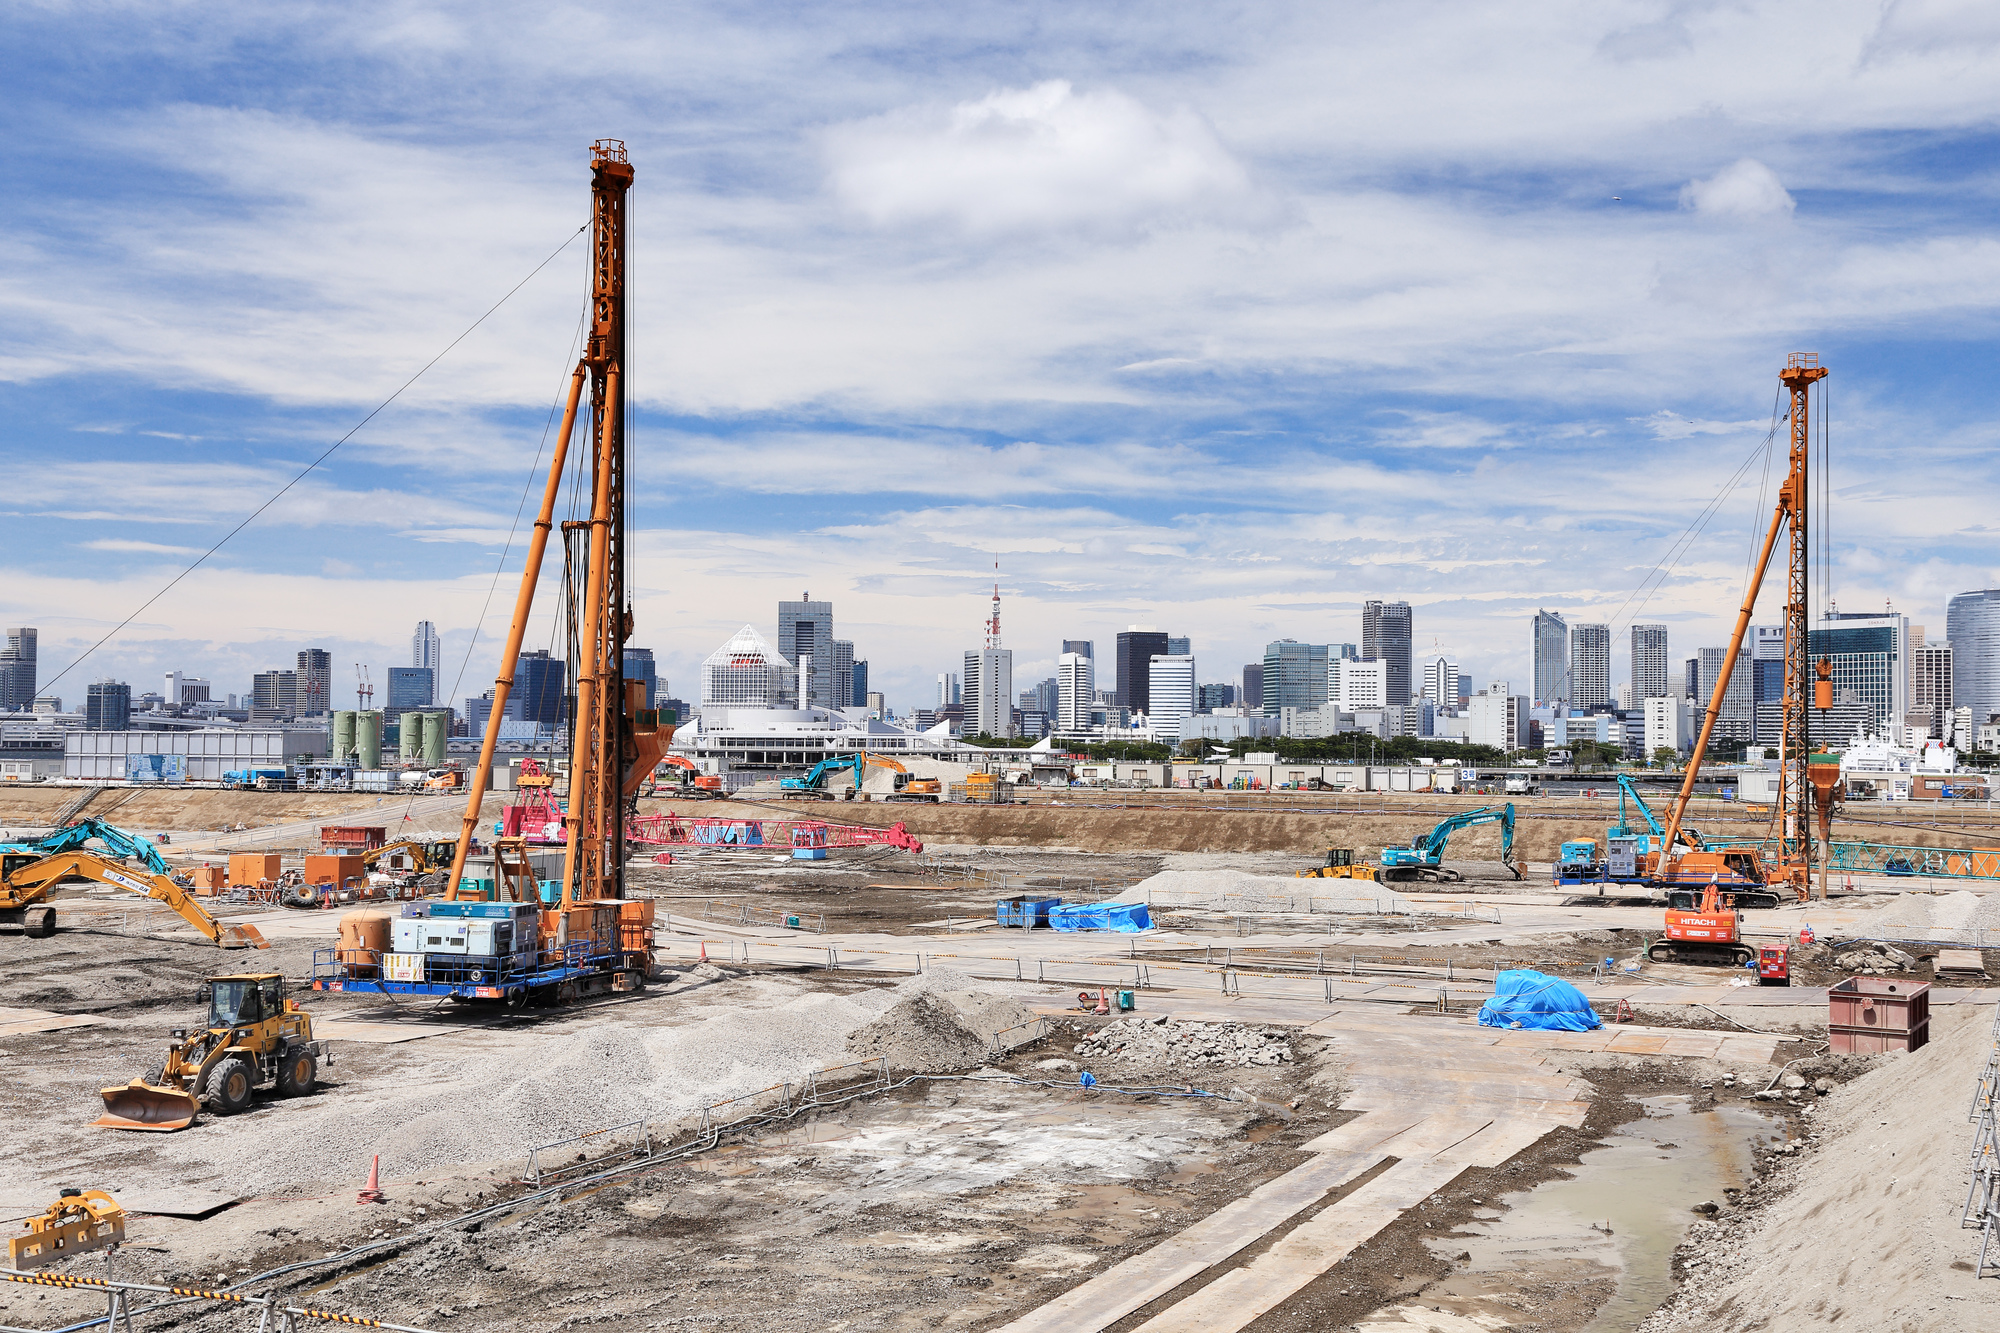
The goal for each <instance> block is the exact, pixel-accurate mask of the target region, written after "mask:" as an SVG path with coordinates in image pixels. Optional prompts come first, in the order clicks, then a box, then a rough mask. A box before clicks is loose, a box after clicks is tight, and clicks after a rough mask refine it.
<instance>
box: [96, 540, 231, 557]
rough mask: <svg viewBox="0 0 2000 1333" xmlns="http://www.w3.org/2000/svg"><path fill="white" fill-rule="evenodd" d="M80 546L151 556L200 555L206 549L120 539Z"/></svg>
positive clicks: (97, 541) (98, 541)
mask: <svg viewBox="0 0 2000 1333" xmlns="http://www.w3.org/2000/svg"><path fill="white" fill-rule="evenodd" d="M78 545H79V546H81V547H82V548H83V549H84V550H86V551H130V552H133V553H134V554H150V555H200V554H201V553H202V550H203V549H204V548H202V547H199V546H168V545H165V544H164V543H161V542H139V541H127V540H125V539H124V538H120V537H102V538H99V539H98V540H96V541H89V542H79V543H78Z"/></svg>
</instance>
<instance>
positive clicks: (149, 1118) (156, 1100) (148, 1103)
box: [90, 1078, 201, 1134]
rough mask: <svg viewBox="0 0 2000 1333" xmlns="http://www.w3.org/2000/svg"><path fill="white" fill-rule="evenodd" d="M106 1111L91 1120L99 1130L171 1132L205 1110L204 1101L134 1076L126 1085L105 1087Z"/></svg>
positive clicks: (186, 1125) (191, 1122)
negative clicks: (202, 1109)
mask: <svg viewBox="0 0 2000 1333" xmlns="http://www.w3.org/2000/svg"><path fill="white" fill-rule="evenodd" d="M103 1095H104V1114H103V1115H101V1116H99V1117H97V1119H95V1120H93V1121H91V1122H90V1123H91V1124H92V1125H94V1126H96V1127H97V1128H99V1129H140V1130H150V1131H152V1132H154V1133H160V1134H165V1133H170V1132H172V1131H173V1130H176V1129H186V1128H187V1127H188V1126H189V1125H191V1124H193V1123H194V1118H195V1116H196V1115H198V1114H200V1112H201V1103H200V1102H198V1101H196V1100H195V1099H194V1097H193V1096H192V1095H191V1094H189V1093H185V1092H182V1091H180V1090H179V1089H177V1088H156V1087H154V1086H153V1085H151V1084H150V1083H147V1082H145V1081H144V1080H142V1079H136V1078H135V1079H133V1080H132V1081H131V1082H130V1083H127V1084H126V1085H125V1086H124V1087H122V1088H105V1089H104V1090H103Z"/></svg>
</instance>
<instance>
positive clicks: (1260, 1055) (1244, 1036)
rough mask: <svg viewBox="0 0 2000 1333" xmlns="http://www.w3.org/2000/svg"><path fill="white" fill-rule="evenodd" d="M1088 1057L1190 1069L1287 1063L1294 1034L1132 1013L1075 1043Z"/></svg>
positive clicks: (1081, 1052)
mask: <svg viewBox="0 0 2000 1333" xmlns="http://www.w3.org/2000/svg"><path fill="white" fill-rule="evenodd" d="M1076 1054H1077V1057H1078V1058H1079V1059H1084V1060H1107V1061H1112V1062H1119V1063H1129V1064H1141V1065H1175V1066H1180V1067H1183V1068H1188V1069H1197V1068H1237V1067H1239V1066H1243V1065H1279V1064H1289V1063H1290V1062H1291V1059H1292V1041H1291V1035H1290V1034H1289V1033H1287V1032H1286V1031H1285V1030H1284V1029H1283V1028H1258V1027H1244V1026H1242V1025H1240V1024H1237V1023H1176V1022H1175V1021H1174V1020H1173V1019H1171V1018H1169V1017H1167V1016H1166V1015H1165V1014H1159V1015H1156V1016H1154V1017H1151V1018H1128V1019H1125V1020H1123V1021H1121V1022H1117V1023H1113V1024H1111V1025H1110V1026H1108V1027H1105V1028H1101V1029H1099V1030H1098V1031H1097V1032H1095V1033H1093V1034H1092V1035H1091V1036H1089V1037H1086V1038H1085V1039H1084V1040H1083V1041H1081V1042H1079V1043H1077V1047H1076Z"/></svg>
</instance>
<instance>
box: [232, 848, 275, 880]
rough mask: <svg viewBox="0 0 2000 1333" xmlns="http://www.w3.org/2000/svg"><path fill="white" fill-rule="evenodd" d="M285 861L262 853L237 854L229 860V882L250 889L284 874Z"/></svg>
mask: <svg viewBox="0 0 2000 1333" xmlns="http://www.w3.org/2000/svg"><path fill="white" fill-rule="evenodd" d="M284 866H285V860H284V858H283V857H281V856H272V855H269V854H268V853H264V852H238V853H237V854H236V855H234V856H232V857H230V858H229V882H230V883H231V884H240V885H243V886H244V887H246V888H248V887H252V886H254V885H256V884H257V883H258V882H259V881H260V880H266V879H276V878H277V877H278V876H279V875H281V874H283V873H284Z"/></svg>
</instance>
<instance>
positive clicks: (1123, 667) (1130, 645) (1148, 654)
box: [1117, 625, 1167, 713]
mask: <svg viewBox="0 0 2000 1333" xmlns="http://www.w3.org/2000/svg"><path fill="white" fill-rule="evenodd" d="M1166 651H1167V636H1166V635H1164V634H1162V633H1161V632H1160V631H1158V630H1155V629H1147V628H1145V627H1143V626H1140V625H1133V626H1131V627H1130V628H1128V629H1127V630H1126V631H1125V632H1124V633H1123V634H1120V635H1119V636H1118V658H1117V665H1118V704H1119V706H1120V707H1121V708H1127V709H1130V710H1131V711H1132V712H1134V713H1143V712H1146V711H1147V705H1148V704H1149V703H1151V702H1152V700H1151V697H1150V695H1149V694H1148V693H1147V691H1148V689H1149V688H1150V687H1149V686H1148V685H1147V680H1148V679H1149V673H1150V671H1151V670H1152V662H1153V659H1154V658H1156V657H1160V656H1162V655H1164V654H1165V653H1166Z"/></svg>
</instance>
